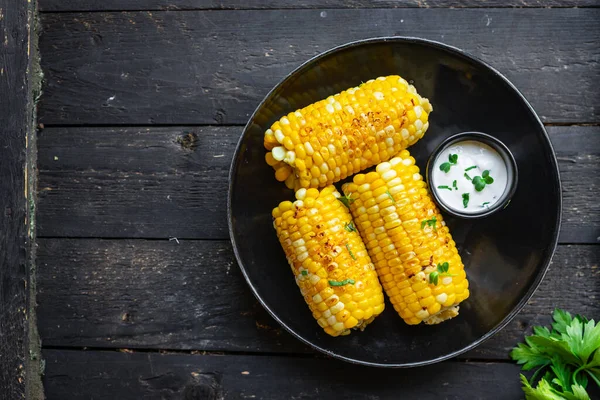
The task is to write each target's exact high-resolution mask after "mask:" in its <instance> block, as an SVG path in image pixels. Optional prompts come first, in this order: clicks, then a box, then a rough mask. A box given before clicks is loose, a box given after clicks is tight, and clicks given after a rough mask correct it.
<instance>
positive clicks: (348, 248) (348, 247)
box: [346, 243, 356, 260]
mask: <svg viewBox="0 0 600 400" xmlns="http://www.w3.org/2000/svg"><path fill="white" fill-rule="evenodd" d="M346 250H348V253H350V257H352V259H353V260H356V257H354V254H353V253H352V250H350V245H349V244H348V243H346Z"/></svg>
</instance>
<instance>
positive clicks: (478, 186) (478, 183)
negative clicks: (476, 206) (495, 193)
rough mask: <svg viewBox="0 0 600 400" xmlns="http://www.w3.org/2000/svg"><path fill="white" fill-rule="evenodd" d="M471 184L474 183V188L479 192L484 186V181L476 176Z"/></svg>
mask: <svg viewBox="0 0 600 400" xmlns="http://www.w3.org/2000/svg"><path fill="white" fill-rule="evenodd" d="M473 185H475V190H477V191H478V192H481V191H482V190H483V189H484V188H485V181H484V180H483V179H481V177H480V176H476V177H475V178H473Z"/></svg>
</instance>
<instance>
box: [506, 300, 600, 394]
mask: <svg viewBox="0 0 600 400" xmlns="http://www.w3.org/2000/svg"><path fill="white" fill-rule="evenodd" d="M552 316H553V319H554V322H553V323H552V327H551V329H550V330H549V329H548V328H546V327H542V326H535V327H534V328H533V335H530V336H527V337H525V343H519V345H518V346H517V347H515V348H514V349H513V350H512V351H511V353H510V356H511V357H512V359H513V360H515V361H516V362H517V364H519V365H522V367H521V368H522V369H523V370H524V371H531V370H534V369H535V372H534V373H533V375H532V377H531V378H530V379H527V377H526V376H525V375H523V374H521V382H522V383H523V392H525V397H526V398H527V399H567V400H586V399H588V400H589V399H590V397H589V395H588V393H587V392H586V387H587V384H588V378H591V379H592V380H593V381H594V382H595V383H596V384H597V385H598V386H599V387H600V323H598V324H596V323H595V322H594V320H590V321H588V320H587V319H586V318H584V317H582V316H580V315H576V316H575V317H573V316H571V314H569V313H568V312H566V311H563V310H560V309H556V310H554V313H553V315H552ZM542 373H544V375H542V376H541V377H540V375H541V374H542ZM538 377H540V378H539V379H538Z"/></svg>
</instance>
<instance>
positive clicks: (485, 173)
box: [481, 169, 494, 185]
mask: <svg viewBox="0 0 600 400" xmlns="http://www.w3.org/2000/svg"><path fill="white" fill-rule="evenodd" d="M481 176H482V177H483V179H484V180H485V183H487V184H488V185H491V184H492V183H494V178H492V177H491V176H490V171H489V170H487V169H486V170H485V171H483V173H482V174H481Z"/></svg>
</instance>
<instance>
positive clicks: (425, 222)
mask: <svg viewBox="0 0 600 400" xmlns="http://www.w3.org/2000/svg"><path fill="white" fill-rule="evenodd" d="M435 224H437V218H436V217H435V215H434V216H433V218H431V219H424V220H423V221H421V229H423V228H425V225H427V226H431V227H432V228H433V230H434V231H437V226H435Z"/></svg>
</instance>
